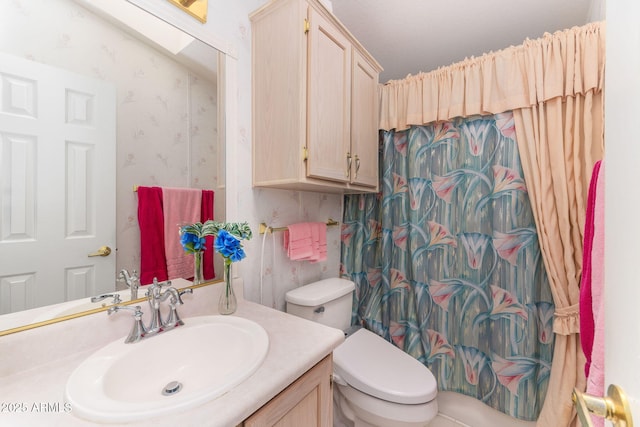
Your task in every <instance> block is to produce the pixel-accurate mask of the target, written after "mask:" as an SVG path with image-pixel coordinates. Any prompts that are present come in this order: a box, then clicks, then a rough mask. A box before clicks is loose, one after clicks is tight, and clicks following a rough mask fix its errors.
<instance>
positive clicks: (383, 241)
mask: <svg viewBox="0 0 640 427" xmlns="http://www.w3.org/2000/svg"><path fill="white" fill-rule="evenodd" d="M382 150H383V153H382V158H381V180H382V181H381V192H380V193H379V194H377V195H349V196H346V198H345V209H344V218H343V226H342V227H343V228H342V233H341V238H342V263H341V269H342V271H341V274H342V276H343V277H345V278H349V279H351V280H353V281H354V282H355V283H356V297H355V301H354V311H353V323H354V324H362V325H364V326H365V327H367V328H368V329H371V330H373V331H374V332H376V333H378V334H379V335H381V336H383V337H385V338H386V339H388V340H389V341H391V342H393V343H394V344H395V345H396V346H398V347H399V348H401V349H403V350H404V351H406V352H407V353H409V354H411V355H412V356H414V357H415V358H417V359H418V360H420V361H421V362H423V363H424V364H425V365H426V366H428V367H429V368H430V369H431V371H432V372H433V374H434V376H435V377H436V380H437V382H438V387H439V389H440V390H448V391H455V392H458V393H463V394H466V395H469V396H472V397H475V398H477V399H479V400H481V401H482V402H485V403H486V404H487V405H489V406H491V407H493V408H496V409H498V410H500V411H502V412H504V413H506V414H508V415H511V416H513V417H516V418H520V419H524V420H535V419H536V418H537V416H538V414H539V412H540V409H541V407H542V403H543V402H544V398H545V394H546V389H547V383H548V379H549V374H550V369H551V360H552V356H553V341H554V334H553V330H552V323H553V313H554V305H553V302H552V301H553V299H552V295H551V291H550V289H549V283H548V280H547V275H546V272H545V269H544V265H543V261H542V256H541V253H540V248H539V246H538V239H537V233H536V228H535V224H534V219H533V214H532V211H531V206H530V203H529V198H528V196H527V189H526V185H525V182H524V180H523V178H522V177H523V174H522V168H521V165H520V158H519V155H518V148H517V143H516V141H515V130H514V125H513V116H512V114H511V113H510V112H508V113H503V114H497V115H495V116H482V117H480V116H475V117H471V118H464V119H463V118H460V119H454V120H453V121H448V122H442V123H438V124H431V125H425V126H411V127H410V128H409V129H407V130H404V131H393V130H392V131H386V132H384V133H383V136H382Z"/></svg>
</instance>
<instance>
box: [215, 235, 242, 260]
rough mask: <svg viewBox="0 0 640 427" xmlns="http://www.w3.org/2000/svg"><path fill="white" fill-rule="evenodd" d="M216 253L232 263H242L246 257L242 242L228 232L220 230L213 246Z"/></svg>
mask: <svg viewBox="0 0 640 427" xmlns="http://www.w3.org/2000/svg"><path fill="white" fill-rule="evenodd" d="M213 246H214V248H215V250H216V252H219V253H220V255H222V256H223V257H224V258H226V259H228V260H231V261H232V262H236V261H240V260H242V259H244V258H245V257H246V254H245V253H244V250H243V249H242V244H240V240H239V239H238V238H237V237H235V236H234V235H233V234H231V233H229V232H228V231H226V230H220V231H219V232H218V237H216V240H215V242H214V244H213Z"/></svg>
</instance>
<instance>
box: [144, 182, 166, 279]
mask: <svg viewBox="0 0 640 427" xmlns="http://www.w3.org/2000/svg"><path fill="white" fill-rule="evenodd" d="M138 225H139V226H140V283H141V284H142V285H148V284H150V283H153V278H154V277H155V278H157V279H158V280H159V281H161V282H163V281H165V280H167V261H166V258H165V252H164V214H163V213H162V189H161V188H159V187H138Z"/></svg>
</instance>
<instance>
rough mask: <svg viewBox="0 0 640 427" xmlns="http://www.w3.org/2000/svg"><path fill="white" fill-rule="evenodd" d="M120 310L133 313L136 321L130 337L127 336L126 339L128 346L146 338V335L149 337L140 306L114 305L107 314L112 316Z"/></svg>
mask: <svg viewBox="0 0 640 427" xmlns="http://www.w3.org/2000/svg"><path fill="white" fill-rule="evenodd" d="M120 310H131V311H133V317H134V319H135V320H134V322H133V327H132V328H131V332H129V335H128V336H127V338H125V340H124V342H125V343H126V344H129V343H134V342H138V341H140V340H141V339H142V338H144V336H145V335H147V328H145V327H144V323H142V315H143V314H144V313H143V312H142V308H141V307H140V306H139V305H136V306H135V307H128V306H125V305H114V306H113V307H109V309H108V310H107V314H108V315H112V314H113V313H117V312H118V311H120Z"/></svg>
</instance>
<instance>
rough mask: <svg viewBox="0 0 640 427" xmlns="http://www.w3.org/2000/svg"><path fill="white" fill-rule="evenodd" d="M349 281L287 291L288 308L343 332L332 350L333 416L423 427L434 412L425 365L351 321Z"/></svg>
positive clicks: (389, 426) (363, 425)
mask: <svg viewBox="0 0 640 427" xmlns="http://www.w3.org/2000/svg"><path fill="white" fill-rule="evenodd" d="M354 289H355V286H354V284H353V282H351V281H348V280H345V279H338V278H335V279H326V280H322V281H319V282H315V283H312V284H309V285H306V286H302V287H300V288H297V289H294V290H292V291H290V292H288V293H287V294H286V296H285V299H286V302H287V312H288V313H291V314H294V315H297V316H300V317H304V318H306V319H309V320H313V321H316V322H319V323H323V324H326V325H329V326H332V327H335V328H339V329H342V330H343V331H345V332H346V339H345V341H344V342H343V343H342V344H340V345H339V346H338V347H337V348H336V349H335V350H334V352H333V365H334V374H333V376H334V385H335V387H334V419H336V425H348V426H355V427H383V426H384V427H422V426H427V425H428V424H429V422H430V421H431V420H432V419H433V418H435V416H436V415H437V413H438V405H437V401H436V395H437V384H436V380H435V378H434V376H433V374H432V373H431V371H429V369H428V368H427V367H426V366H424V365H423V364H422V363H420V362H418V361H417V360H416V359H414V358H413V357H411V356H410V355H408V354H407V353H405V352H403V351H402V350H400V349H398V348H397V347H395V346H394V345H393V344H391V343H389V342H388V341H386V340H385V339H383V338H381V337H380V336H378V335H377V334H375V333H373V332H371V331H368V330H366V329H362V328H357V327H356V328H353V327H350V326H349V325H350V323H351V322H350V321H351V306H352V301H353V291H354Z"/></svg>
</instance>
